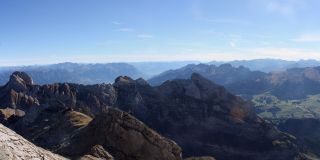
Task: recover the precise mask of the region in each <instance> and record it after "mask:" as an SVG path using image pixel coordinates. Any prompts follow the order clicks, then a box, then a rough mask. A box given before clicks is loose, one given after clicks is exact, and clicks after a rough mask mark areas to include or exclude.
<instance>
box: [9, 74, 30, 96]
mask: <svg viewBox="0 0 320 160" xmlns="http://www.w3.org/2000/svg"><path fill="white" fill-rule="evenodd" d="M33 84H34V83H33V80H32V78H31V77H30V76H29V75H28V74H27V73H25V72H19V71H16V72H13V73H12V74H11V76H10V79H9V82H8V83H7V84H6V85H5V86H4V87H5V88H7V89H14V90H15V91H17V92H24V91H27V90H28V87H29V86H31V85H33Z"/></svg>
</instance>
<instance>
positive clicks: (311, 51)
mask: <svg viewBox="0 0 320 160" xmlns="http://www.w3.org/2000/svg"><path fill="white" fill-rule="evenodd" d="M319 7H320V1H319V0H0V55H1V59H0V65H1V66H3V65H21V64H23V65H25V64H47V63H57V62H64V61H71V62H119V61H125V62H126V61H177V60H200V61H210V60H233V59H255V58H281V59H290V60H296V59H310V58H314V59H320V45H319V43H320V20H319V17H320V10H319Z"/></svg>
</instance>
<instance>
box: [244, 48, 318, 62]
mask: <svg viewBox="0 0 320 160" xmlns="http://www.w3.org/2000/svg"><path fill="white" fill-rule="evenodd" d="M248 53H250V54H254V55H255V56H257V57H260V58H278V59H284V60H299V59H310V57H312V58H313V59H320V52H319V51H314V50H307V49H297V48H256V49H252V50H249V52H248ZM250 54H249V55H250Z"/></svg>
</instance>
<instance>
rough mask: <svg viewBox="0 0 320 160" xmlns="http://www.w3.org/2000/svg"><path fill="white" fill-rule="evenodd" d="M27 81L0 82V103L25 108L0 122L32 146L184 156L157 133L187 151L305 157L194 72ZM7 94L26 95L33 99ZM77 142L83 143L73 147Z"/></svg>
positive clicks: (122, 155)
mask: <svg viewBox="0 0 320 160" xmlns="http://www.w3.org/2000/svg"><path fill="white" fill-rule="evenodd" d="M17 76H19V75H18V74H17ZM24 82H25V81H23V82H21V83H22V84H26V88H24V89H22V90H18V91H16V90H15V89H16V86H20V85H21V84H20V82H19V83H15V84H14V85H8V84H10V83H11V81H10V82H8V84H7V85H5V86H4V87H2V88H0V106H2V108H11V109H15V110H17V109H19V110H21V111H23V112H25V115H21V116H16V115H15V114H12V115H11V116H10V115H7V117H6V118H2V121H3V122H4V123H5V124H7V126H9V127H10V128H12V129H14V130H15V131H17V132H18V133H19V134H21V135H23V136H24V137H26V138H27V139H29V140H32V142H34V143H35V144H37V145H39V146H42V147H45V148H47V149H50V150H52V151H56V152H59V153H61V154H63V155H66V156H71V157H80V156H84V157H85V156H86V155H87V156H86V157H88V156H89V157H90V156H91V157H92V154H89V153H90V151H91V150H95V149H92V147H94V146H96V145H98V146H101V147H98V148H100V149H101V150H100V151H101V153H102V154H98V155H107V154H104V153H110V154H111V155H112V156H113V157H114V158H115V159H141V158H143V159H159V158H160V159H181V157H180V154H181V150H180V148H179V147H178V146H177V145H176V144H175V143H174V142H172V141H171V140H168V139H166V138H163V137H161V136H160V135H159V134H157V133H156V132H155V131H157V132H159V133H160V134H161V135H163V136H165V137H168V138H170V139H172V140H174V141H175V142H177V144H178V145H179V146H181V148H182V152H183V156H184V157H190V156H214V157H215V158H217V159H221V160H231V159H238V160H242V159H243V160H244V159H257V160H260V159H261V160H269V159H270V160H271V159H279V160H282V159H283V160H287V159H294V158H296V159H302V157H303V154H302V153H301V152H300V150H299V148H298V146H297V144H296V142H295V139H294V137H292V136H289V135H287V134H285V133H282V132H280V131H278V130H277V129H276V128H274V127H273V126H272V125H271V124H269V123H267V122H265V121H264V120H263V119H261V118H259V117H257V116H256V114H255V113H254V112H253V110H252V109H251V106H250V105H249V104H247V103H246V102H245V101H243V100H242V99H241V98H239V97H236V96H234V95H232V94H230V93H229V92H228V91H226V90H225V89H224V88H223V87H221V86H219V85H216V84H213V83H212V82H210V81H209V80H207V79H205V78H203V77H202V76H200V75H198V74H193V75H192V76H191V78H190V79H188V80H173V81H168V82H166V83H164V84H162V85H160V86H158V87H152V86H150V85H149V84H148V83H147V82H146V81H144V80H143V79H137V80H133V79H131V78H130V77H118V78H117V79H116V80H115V83H114V84H112V85H111V84H100V85H88V86H85V85H78V84H67V83H65V84H52V85H43V86H39V85H34V84H27V83H24ZM12 92H16V93H17V94H18V95H20V97H29V98H28V99H29V101H27V102H30V103H25V100H24V99H23V98H19V96H15V95H16V94H10V93H12ZM30 99H31V100H30ZM112 108H118V109H120V110H122V111H119V110H114V109H112ZM123 111H125V112H128V113H130V114H131V115H132V116H134V117H132V116H130V115H129V114H127V113H124V112H123ZM2 117H3V116H2ZM0 118H1V117H0ZM135 118H137V119H139V120H140V121H142V122H143V123H145V124H146V125H147V126H149V127H150V128H152V129H153V130H155V131H153V130H151V129H149V128H148V127H146V126H145V125H144V124H143V123H142V122H140V121H139V120H137V119H135ZM92 119H93V120H92ZM100 124H103V125H100ZM88 137H89V138H88ZM77 142H83V143H82V145H83V146H82V147H80V148H77V147H76V146H78V145H80V144H77ZM128 144H132V145H128ZM80 146H81V145H80Z"/></svg>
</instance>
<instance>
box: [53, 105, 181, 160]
mask: <svg viewBox="0 0 320 160" xmlns="http://www.w3.org/2000/svg"><path fill="white" fill-rule="evenodd" d="M101 126H103V127H101ZM88 137H90V138H88ZM96 145H99V147H96ZM92 148H93V149H92ZM104 148H105V149H106V150H107V151H109V152H110V153H111V155H112V156H113V157H115V159H118V160H140V159H148V160H158V159H159V160H160V159H166V160H181V159H182V158H181V149H180V147H179V146H178V145H176V144H175V143H174V142H173V141H171V140H169V139H166V138H164V137H162V136H160V135H159V134H157V133H156V132H155V131H153V130H151V129H149V128H148V127H146V126H145V125H144V124H143V123H142V122H140V121H138V120H137V119H135V118H134V117H133V116H131V115H129V114H127V113H125V112H122V111H119V110H116V109H112V108H109V109H107V110H106V112H104V113H103V114H102V115H100V116H98V117H96V118H95V119H94V120H93V121H92V122H91V123H90V124H89V125H88V126H87V127H86V128H84V129H83V130H82V131H81V132H80V133H79V134H77V135H76V136H75V137H73V138H72V140H71V142H70V144H69V145H68V146H67V147H65V148H62V149H60V150H59V151H58V152H61V153H63V155H67V156H70V157H77V156H79V155H86V154H87V153H89V154H92V155H93V156H95V157H101V158H105V157H109V156H108V154H106V153H107V152H106V151H104ZM89 149H90V151H89ZM97 151H98V152H97ZM90 152H91V153H90ZM109 158H110V157H109Z"/></svg>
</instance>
